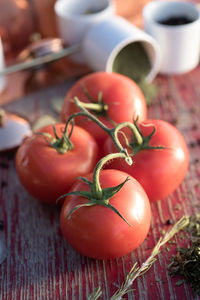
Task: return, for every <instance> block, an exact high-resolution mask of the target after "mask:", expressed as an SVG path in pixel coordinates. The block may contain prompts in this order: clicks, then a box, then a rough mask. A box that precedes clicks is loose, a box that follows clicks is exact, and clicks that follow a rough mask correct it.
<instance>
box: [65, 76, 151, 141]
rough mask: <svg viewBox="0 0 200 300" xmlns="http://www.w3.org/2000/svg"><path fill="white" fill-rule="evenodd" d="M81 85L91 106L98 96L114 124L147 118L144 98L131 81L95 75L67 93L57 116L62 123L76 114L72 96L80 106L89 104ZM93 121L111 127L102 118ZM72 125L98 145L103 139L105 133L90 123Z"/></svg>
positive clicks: (80, 81) (89, 121)
mask: <svg viewBox="0 0 200 300" xmlns="http://www.w3.org/2000/svg"><path fill="white" fill-rule="evenodd" d="M83 85H84V86H85V87H86V88H87V90H88V91H89V93H90V95H91V96H92V98H93V100H94V101H95V102H96V101H97V99H98V93H99V92H102V95H103V102H104V104H106V105H108V110H107V113H108V115H109V117H110V118H111V119H112V120H113V121H114V122H115V123H121V122H125V121H130V122H132V121H133V119H135V118H136V117H137V116H138V117H139V119H140V120H141V121H142V120H145V119H146V118H147V105H146V101H145V98H144V95H143V93H142V91H141V90H140V88H139V86H138V85H137V84H136V83H135V82H134V81H133V80H131V79H130V78H128V77H127V76H125V75H121V74H118V73H107V72H95V73H91V74H89V75H86V76H84V77H82V78H81V79H79V80H78V81H77V82H76V83H75V84H74V85H73V86H72V87H71V88H70V89H69V91H68V92H67V94H66V97H65V100H64V104H63V107H62V112H61V120H62V121H63V122H66V120H67V118H68V117H69V116H70V115H71V114H72V113H74V112H78V111H79V109H78V108H77V107H76V105H75V104H74V103H73V101H72V100H73V98H74V97H75V96H76V97H78V98H79V100H81V101H83V102H89V101H88V99H87V97H86V95H85V93H84V90H83ZM97 117H98V118H99V120H100V121H102V122H103V123H104V124H105V125H107V126H108V127H109V128H112V127H113V124H112V123H111V122H110V121H109V119H108V118H107V117H106V116H98V115H97ZM75 122H76V124H77V125H79V126H81V127H83V128H85V129H86V130H87V131H88V132H90V133H91V134H92V135H93V136H94V138H95V139H96V140H97V141H98V143H99V144H102V142H103V141H104V140H105V138H106V137H107V134H106V132H104V131H103V130H102V129H101V128H100V127H99V126H98V125H97V124H95V123H94V122H93V121H91V120H88V119H86V118H84V117H77V118H76V119H75Z"/></svg>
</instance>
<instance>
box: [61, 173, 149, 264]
mask: <svg viewBox="0 0 200 300" xmlns="http://www.w3.org/2000/svg"><path fill="white" fill-rule="evenodd" d="M127 176H128V175H127V174H126V173H124V172H121V171H118V170H103V171H101V172H100V183H101V186H102V187H111V186H115V185H118V184H120V183H121V182H122V181H124V180H125V179H126V177H127ZM87 178H89V179H90V180H91V178H92V175H88V176H87ZM130 178H131V177H130ZM76 190H88V186H87V185H86V184H85V183H83V182H82V181H80V180H79V181H78V180H77V181H76V182H75V183H74V184H73V186H72V188H71V189H70V191H76ZM84 202H87V199H84V198H82V197H80V196H77V195H76V196H74V195H73V196H68V197H66V199H65V201H64V204H63V206H62V209H61V214H60V226H61V230H62V232H63V235H64V237H65V238H66V240H67V241H68V243H69V244H70V245H71V246H72V247H73V248H74V249H76V250H77V251H78V252H79V253H81V254H83V255H85V256H88V257H91V258H96V259H110V258H116V257H120V256H123V255H125V254H127V253H129V252H131V251H132V250H133V249H135V248H137V247H138V246H139V245H140V244H141V243H142V242H143V241H144V239H145V237H146V236H147V234H148V231H149V227H150V220H151V208H150V204H149V200H148V197H147V195H146V193H145V191H144V189H143V188H142V187H141V185H140V184H139V183H138V182H137V181H136V180H135V179H134V178H131V179H130V180H129V181H127V182H126V183H125V185H124V186H123V187H122V189H121V190H120V191H119V192H118V193H117V194H116V195H115V196H114V197H112V199H110V204H112V205H113V206H114V207H115V208H116V209H117V210H118V211H119V212H120V213H121V214H122V215H123V217H125V219H126V220H127V221H128V222H129V223H130V224H131V226H130V225H128V224H127V223H126V222H125V221H124V220H122V219H121V218H120V217H119V216H118V215H117V214H116V213H114V212H113V211H112V210H110V209H109V208H107V207H103V206H101V205H94V206H91V207H81V208H79V209H78V210H76V211H75V212H73V213H72V215H71V217H70V218H69V219H68V218H67V215H68V213H69V211H70V210H71V209H72V208H73V207H74V206H76V205H78V204H82V203H84Z"/></svg>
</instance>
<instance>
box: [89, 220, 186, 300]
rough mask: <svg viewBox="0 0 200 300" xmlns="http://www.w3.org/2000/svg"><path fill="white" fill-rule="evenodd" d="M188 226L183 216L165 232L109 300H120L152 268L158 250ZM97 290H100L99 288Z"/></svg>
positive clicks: (90, 299) (135, 265)
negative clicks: (136, 280)
mask: <svg viewBox="0 0 200 300" xmlns="http://www.w3.org/2000/svg"><path fill="white" fill-rule="evenodd" d="M188 224H189V217H188V216H183V217H182V218H181V219H180V220H179V221H178V222H177V223H175V224H174V226H173V227H172V228H171V230H169V231H167V232H166V233H165V235H164V236H163V237H160V239H159V240H158V242H157V244H156V245H155V247H154V248H153V250H152V252H151V255H150V256H149V258H148V259H147V260H146V261H145V262H144V263H143V264H142V265H141V267H140V268H139V267H138V264H137V262H136V263H135V264H134V265H133V267H132V268H131V270H130V272H129V273H128V275H127V276H126V280H125V282H124V283H123V284H122V285H121V287H120V288H119V289H118V290H117V291H116V292H115V294H114V295H113V296H112V297H111V298H110V300H121V299H122V296H123V295H125V294H126V293H128V292H130V290H131V289H130V287H131V285H132V284H133V282H134V281H135V279H137V278H138V277H140V276H142V275H143V274H145V273H146V272H147V271H148V270H149V269H150V268H151V267H152V265H153V263H154V262H155V261H156V260H157V259H156V256H157V255H158V254H159V253H160V248H161V247H162V246H164V244H166V243H167V242H168V241H169V240H170V239H171V238H173V237H174V235H175V234H177V233H178V232H179V231H180V230H182V229H183V228H184V227H185V226H187V225H188ZM98 289H100V287H99V288H98ZM100 291H101V289H100ZM100 295H101V294H99V296H98V297H100ZM91 296H92V294H91V295H90V296H89V298H88V299H89V300H96V299H98V298H92V297H91Z"/></svg>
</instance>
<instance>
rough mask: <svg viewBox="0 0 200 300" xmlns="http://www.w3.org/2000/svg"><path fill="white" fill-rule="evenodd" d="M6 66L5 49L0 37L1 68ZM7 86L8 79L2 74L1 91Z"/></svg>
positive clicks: (0, 77)
mask: <svg viewBox="0 0 200 300" xmlns="http://www.w3.org/2000/svg"><path fill="white" fill-rule="evenodd" d="M4 67H5V60H4V51H3V46H2V42H1V38H0V70H1V71H2V70H3V69H4ZM5 86H6V79H5V77H4V76H0V92H2V91H3V90H4V88H5Z"/></svg>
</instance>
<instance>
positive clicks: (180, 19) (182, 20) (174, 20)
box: [157, 16, 193, 26]
mask: <svg viewBox="0 0 200 300" xmlns="http://www.w3.org/2000/svg"><path fill="white" fill-rule="evenodd" d="M157 22H158V23H159V24H162V25H171V26H174V25H175V26H178V25H185V24H189V23H191V22H193V20H191V19H190V18H188V17H186V16H173V17H167V18H166V19H163V20H158V21H157Z"/></svg>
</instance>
